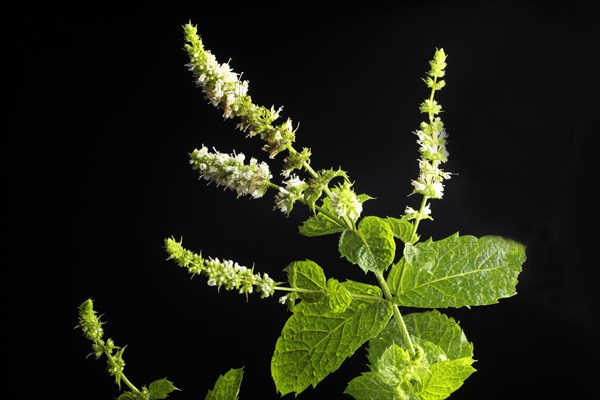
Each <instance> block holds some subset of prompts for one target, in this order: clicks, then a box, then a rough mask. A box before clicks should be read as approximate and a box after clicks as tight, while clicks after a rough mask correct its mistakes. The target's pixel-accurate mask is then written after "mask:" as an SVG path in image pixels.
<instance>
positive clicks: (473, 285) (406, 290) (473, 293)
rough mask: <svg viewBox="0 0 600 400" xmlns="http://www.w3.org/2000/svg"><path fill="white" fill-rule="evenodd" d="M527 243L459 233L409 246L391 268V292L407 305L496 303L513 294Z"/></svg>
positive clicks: (388, 279) (434, 305) (401, 303)
mask: <svg viewBox="0 0 600 400" xmlns="http://www.w3.org/2000/svg"><path fill="white" fill-rule="evenodd" d="M525 258H526V257H525V246H523V245H522V244H520V243H518V242H515V241H512V240H509V239H505V238H502V237H499V236H484V237H482V238H480V239H478V238H476V237H474V236H459V235H458V233H457V234H454V235H452V236H450V237H448V238H446V239H443V240H440V241H436V242H434V241H432V240H431V239H430V240H428V241H426V242H422V243H417V244H415V245H407V246H406V247H405V248H404V256H403V257H402V259H401V260H400V261H399V262H398V263H396V264H395V265H394V266H393V267H392V269H391V270H390V273H389V276H388V278H387V282H388V285H389V287H390V290H391V291H392V292H393V293H394V294H395V296H396V299H397V302H398V303H399V304H400V305H403V306H408V307H427V308H444V307H463V306H477V305H487V304H494V303H497V302H498V300H499V299H501V298H506V297H510V296H513V295H515V294H516V285H517V278H518V276H519V273H520V272H521V270H522V264H523V263H524V262H525Z"/></svg>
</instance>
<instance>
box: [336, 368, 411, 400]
mask: <svg viewBox="0 0 600 400" xmlns="http://www.w3.org/2000/svg"><path fill="white" fill-rule="evenodd" d="M344 393H346V394H349V395H350V396H352V397H353V398H355V399H356V400H419V399H418V398H417V397H401V394H400V393H398V390H397V389H396V388H395V387H394V386H393V385H390V384H389V382H388V380H387V379H385V377H384V376H383V375H382V374H380V373H379V372H364V373H363V374H362V375H360V376H357V377H356V378H354V379H352V380H351V381H350V382H349V383H348V386H346V389H345V390H344Z"/></svg>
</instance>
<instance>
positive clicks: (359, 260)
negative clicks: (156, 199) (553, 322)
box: [77, 24, 526, 400]
mask: <svg viewBox="0 0 600 400" xmlns="http://www.w3.org/2000/svg"><path fill="white" fill-rule="evenodd" d="M184 34H185V45H184V49H185V51H186V52H187V54H188V56H189V63H188V64H187V66H188V67H189V69H190V71H191V72H192V74H193V76H194V80H195V82H196V84H197V85H198V86H199V87H200V88H201V89H202V91H203V93H204V96H205V98H206V100H207V101H208V102H209V103H210V104H212V105H213V106H215V107H216V108H218V109H220V110H222V111H223V117H224V118H226V119H227V118H235V119H237V122H238V123H237V125H236V127H237V128H238V129H239V130H241V131H243V132H244V133H246V135H247V136H250V137H253V136H258V137H259V138H260V139H262V140H263V141H264V145H263V147H262V149H263V150H264V151H265V152H267V153H268V155H269V158H274V157H275V156H277V155H278V154H279V153H287V155H286V156H285V159H284V162H283V166H284V167H283V170H282V171H281V173H280V174H279V175H280V176H283V177H285V178H286V179H284V181H283V182H280V183H276V182H274V181H273V180H272V178H273V175H274V174H272V173H271V170H270V168H269V166H268V165H267V164H266V162H258V161H257V160H256V159H254V158H252V159H251V160H250V163H245V162H244V160H245V156H244V155H243V154H241V153H231V154H227V153H220V152H217V151H216V150H215V151H214V152H213V151H211V150H209V148H208V147H205V146H203V147H202V148H201V149H200V150H198V149H196V150H194V151H193V152H192V153H191V157H192V166H193V168H195V169H197V170H198V171H199V172H200V173H201V176H202V177H203V178H204V179H206V180H209V181H211V182H214V183H216V185H217V186H225V187H226V188H229V189H233V190H235V191H236V192H237V194H238V196H240V195H251V196H252V197H254V198H259V197H263V195H264V194H265V193H266V192H267V191H268V190H269V189H273V190H274V191H275V196H274V197H275V207H274V208H275V209H279V210H280V211H282V212H283V213H284V214H285V215H286V216H287V215H289V214H290V212H291V211H292V210H293V209H295V204H297V203H301V204H303V205H304V206H306V207H307V208H308V210H309V211H310V212H311V216H310V217H309V218H307V219H306V220H305V221H304V222H303V223H302V224H301V225H300V226H299V233H300V234H301V235H304V236H307V237H319V236H324V235H332V234H339V235H340V236H339V241H338V251H339V254H340V256H341V257H342V258H345V260H346V261H348V262H349V264H350V266H352V265H356V266H358V267H359V268H360V269H361V270H362V271H363V272H364V273H365V274H366V275H369V278H375V280H376V283H377V285H378V286H375V285H372V284H367V283H363V282H355V281H351V280H346V281H343V282H340V281H339V280H338V279H337V278H335V277H328V276H327V275H328V274H326V271H325V270H324V269H323V268H322V267H321V266H319V265H318V264H317V263H316V262H314V261H311V260H301V261H292V262H290V263H289V264H288V265H287V266H286V267H285V268H284V270H283V272H284V273H285V274H286V275H287V286H286V282H276V281H275V280H274V279H272V278H271V277H269V276H268V274H266V273H259V272H254V266H253V267H252V268H246V267H244V266H241V265H239V264H238V263H236V262H234V261H232V260H222V259H219V258H210V257H208V258H207V257H203V256H202V254H201V253H194V252H192V251H189V250H187V249H185V248H184V247H183V246H182V244H181V241H176V240H175V239H173V238H168V239H165V242H164V247H165V250H166V252H167V253H168V259H169V260H172V261H174V262H175V263H176V264H177V265H178V266H180V267H182V268H185V269H186V270H187V271H188V272H189V273H190V274H191V275H192V276H196V275H203V276H205V277H206V278H207V283H208V285H210V286H214V287H217V288H218V289H221V288H224V289H225V290H235V291H236V292H238V293H240V294H243V295H246V296H248V295H250V294H251V293H259V294H260V297H261V298H270V297H272V296H273V295H274V293H275V292H276V291H280V292H284V293H285V295H284V296H282V297H281V298H280V299H279V300H280V302H281V303H284V304H287V306H288V310H289V311H290V312H291V316H290V317H289V318H288V320H287V321H286V322H285V324H284V326H283V329H282V331H281V335H280V336H279V338H278V339H277V342H276V344H275V350H274V353H273V355H272V358H271V376H272V378H273V382H274V384H275V388H276V391H277V392H278V393H279V394H281V396H285V395H287V394H289V393H294V394H295V395H296V396H298V395H299V394H300V393H302V392H304V390H306V389H307V388H308V387H310V386H312V387H313V388H314V387H316V386H317V385H318V384H319V383H320V382H321V381H322V380H323V379H325V378H326V377H327V376H328V375H329V374H331V373H332V372H334V371H336V370H337V369H338V368H339V367H340V366H341V365H342V363H344V361H345V360H346V359H347V358H348V357H350V356H352V355H353V354H354V353H355V352H356V351H357V350H358V349H359V348H361V347H362V346H365V345H366V348H367V357H366V358H367V362H368V363H367V367H368V370H367V371H365V372H363V373H362V374H360V375H359V376H356V377H355V378H354V379H352V380H351V381H350V382H349V383H348V385H347V387H346V389H345V391H344V393H346V394H348V395H350V396H352V397H353V398H355V399H356V400H442V399H445V398H447V397H449V396H450V395H451V394H452V393H454V392H455V391H456V390H458V389H459V388H460V387H461V386H462V385H463V383H464V381H465V380H466V379H467V378H468V377H469V376H470V375H471V374H472V373H473V372H475V368H474V367H473V365H472V364H473V363H474V362H475V360H474V359H473V344H472V343H471V342H469V341H468V340H467V338H466V336H465V334H464V332H463V331H462V329H461V327H460V326H459V324H458V322H456V321H455V320H454V319H452V318H450V317H447V316H446V315H444V314H442V313H440V312H439V311H438V310H437V309H444V308H449V307H470V306H481V305H490V304H494V303H497V302H498V301H499V300H500V299H503V298H507V297H510V296H514V295H515V294H516V286H517V283H518V276H519V274H520V273H521V270H522V265H523V263H524V262H525V260H526V256H525V246H524V245H522V244H520V243H517V242H515V241H513V240H510V239H506V238H502V237H499V236H484V237H482V238H477V237H475V236H469V235H467V236H459V235H458V233H456V234H454V235H451V236H449V237H447V238H445V239H442V240H433V239H431V238H430V239H428V240H426V241H424V242H420V235H419V234H418V229H419V225H420V223H421V222H422V221H426V220H433V218H432V217H431V215H430V214H431V209H430V205H431V204H430V201H431V200H432V199H441V198H442V197H443V195H444V181H445V180H446V179H449V177H450V173H448V172H446V171H445V170H443V169H442V168H441V167H442V164H443V163H445V162H446V161H447V159H448V151H447V149H446V138H447V136H448V135H447V133H446V130H445V127H444V124H443V122H442V120H441V118H440V117H439V114H440V113H441V112H442V106H441V105H440V104H439V103H438V101H437V100H436V99H435V94H436V92H437V91H439V90H441V89H442V88H444V87H445V81H444V80H443V79H442V78H443V77H445V75H446V71H445V68H446V66H447V64H446V58H447V55H446V53H445V52H444V50H443V49H436V51H435V54H434V56H433V59H432V60H431V61H430V62H429V66H430V70H429V71H428V72H427V73H426V75H427V76H426V77H425V79H423V81H424V82H425V85H426V86H427V87H428V88H429V89H430V94H429V96H428V97H427V98H426V99H425V100H424V101H423V102H422V103H421V105H420V106H419V110H420V111H421V112H422V113H424V114H426V118H425V121H422V122H421V123H420V125H419V129H418V130H417V131H415V134H416V136H417V138H418V139H417V144H418V150H419V153H420V156H421V157H420V159H419V176H418V177H417V178H416V179H414V180H412V181H411V185H412V186H413V191H412V193H411V194H413V195H415V194H418V195H421V196H422V199H421V202H420V207H419V208H418V209H413V208H412V207H409V206H407V207H406V209H405V212H404V214H403V215H400V216H397V217H396V216H387V217H378V216H373V215H365V216H363V215H362V212H363V203H364V202H365V201H367V200H371V199H373V198H372V197H371V196H369V195H367V194H356V193H355V192H354V182H352V181H351V180H350V178H349V176H348V174H347V173H346V172H344V171H342V170H341V169H337V170H335V169H320V170H315V169H313V168H312V166H311V162H310V157H311V155H312V152H311V151H310V150H308V149H307V148H303V149H302V150H300V151H299V150H297V149H295V148H294V147H293V143H294V141H295V138H296V131H297V128H296V129H294V128H293V125H292V122H291V120H290V119H289V118H288V119H287V120H286V121H284V122H282V123H279V124H277V123H276V120H277V119H278V118H279V113H280V111H281V108H279V109H276V108H275V107H273V106H271V107H270V108H266V107H264V106H261V105H258V104H255V103H254V102H253V100H252V98H251V97H250V96H249V95H248V94H247V92H248V82H247V81H242V80H240V77H241V75H240V74H238V73H235V72H233V71H232V69H231V67H230V66H229V64H228V63H224V64H220V63H219V62H218V61H217V60H216V57H215V56H214V55H213V54H212V53H210V51H208V50H207V49H205V48H204V45H203V42H202V39H201V38H200V36H199V35H198V32H197V29H196V27H195V26H193V25H191V24H186V25H185V26H184ZM292 171H293V172H294V173H293V174H292ZM301 174H304V175H306V176H305V177H302V176H301ZM305 179H306V180H305ZM334 181H337V182H334ZM397 246H401V247H398V249H401V251H400V252H398V253H397ZM335 271H339V270H335ZM386 273H387V276H386V275H385V274H386ZM407 307H411V308H417V309H418V308H423V309H429V310H423V311H421V312H413V313H410V314H407V315H403V314H402V312H403V311H404V309H405V308H407ZM103 324H104V322H102V321H101V320H100V318H99V317H98V316H97V315H96V313H95V311H94V309H93V302H92V300H91V299H88V300H86V301H85V302H83V303H82V304H81V305H80V307H79V324H78V325H77V327H79V328H80V329H81V331H82V333H83V335H84V336H85V337H86V338H87V339H88V340H90V341H91V342H92V353H91V354H93V355H95V357H96V358H100V357H102V356H105V357H106V359H107V366H108V372H109V374H110V375H112V376H114V378H115V382H116V383H117V385H119V388H120V387H121V383H124V384H125V385H126V386H127V389H126V390H125V391H123V392H122V393H121V394H120V396H119V400H152V399H164V398H167V396H168V395H169V394H171V393H172V392H173V391H175V390H179V389H177V388H176V387H175V386H174V385H173V384H172V383H171V382H170V381H168V380H167V379H159V380H156V381H154V382H152V383H151V384H150V385H149V386H148V387H146V386H143V387H142V388H141V389H138V388H137V387H135V386H134V385H133V383H132V382H130V381H129V380H128V379H127V377H126V376H125V374H124V367H125V362H124V360H123V352H124V349H125V348H124V347H118V346H116V345H115V344H114V342H113V341H112V340H111V339H104V329H103ZM243 375H244V372H243V369H241V368H240V369H231V370H229V371H228V372H227V373H226V374H225V375H222V376H219V378H218V379H217V381H216V383H215V385H214V388H213V389H211V390H209V391H208V394H207V396H206V399H207V400H237V399H238V394H239V391H240V387H241V381H242V378H243Z"/></svg>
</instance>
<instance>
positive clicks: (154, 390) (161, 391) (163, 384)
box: [148, 378, 179, 400]
mask: <svg viewBox="0 0 600 400" xmlns="http://www.w3.org/2000/svg"><path fill="white" fill-rule="evenodd" d="M175 390H179V389H177V388H176V387H175V385H173V382H171V381H169V380H168V379H166V378H165V379H157V380H155V381H154V382H152V383H151V384H150V385H149V386H148V391H149V392H150V400H162V399H166V398H167V397H168V396H169V394H170V393H171V392H174V391H175Z"/></svg>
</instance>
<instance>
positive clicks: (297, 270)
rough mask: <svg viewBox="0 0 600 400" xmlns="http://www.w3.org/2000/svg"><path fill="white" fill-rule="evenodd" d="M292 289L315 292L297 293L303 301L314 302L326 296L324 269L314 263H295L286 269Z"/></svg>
mask: <svg viewBox="0 0 600 400" xmlns="http://www.w3.org/2000/svg"><path fill="white" fill-rule="evenodd" d="M284 271H285V272H287V275H288V282H289V284H290V286H291V287H293V288H299V289H307V290H311V291H313V292H311V293H306V292H296V293H297V294H298V297H300V299H301V300H304V301H308V302H313V301H317V300H319V299H321V298H322V297H323V296H324V295H325V290H326V279H325V273H324V272H323V269H322V268H321V267H320V266H319V265H318V264H317V263H315V262H314V261H311V260H304V261H293V262H291V263H290V264H288V266H287V267H285V269H284Z"/></svg>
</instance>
